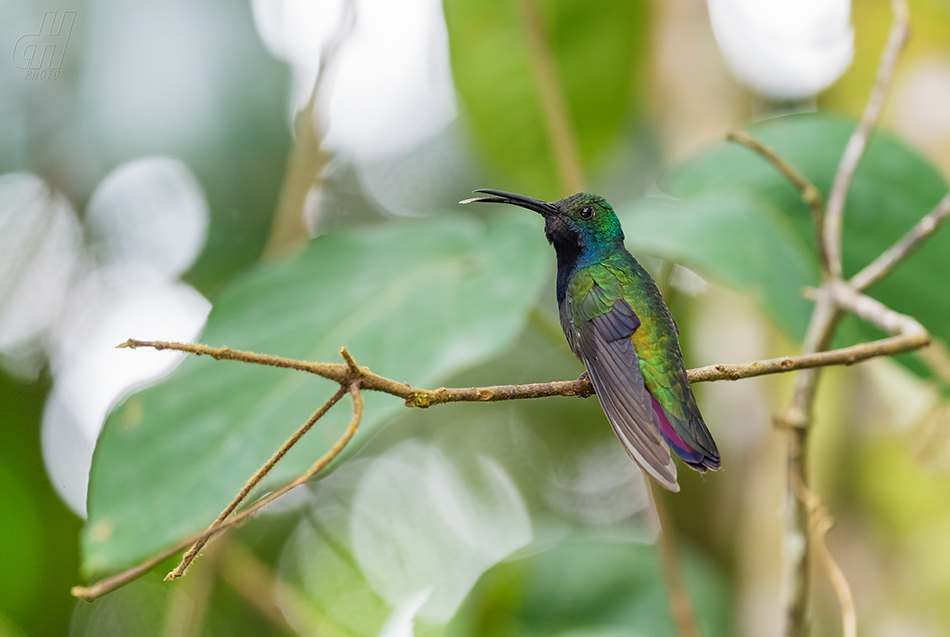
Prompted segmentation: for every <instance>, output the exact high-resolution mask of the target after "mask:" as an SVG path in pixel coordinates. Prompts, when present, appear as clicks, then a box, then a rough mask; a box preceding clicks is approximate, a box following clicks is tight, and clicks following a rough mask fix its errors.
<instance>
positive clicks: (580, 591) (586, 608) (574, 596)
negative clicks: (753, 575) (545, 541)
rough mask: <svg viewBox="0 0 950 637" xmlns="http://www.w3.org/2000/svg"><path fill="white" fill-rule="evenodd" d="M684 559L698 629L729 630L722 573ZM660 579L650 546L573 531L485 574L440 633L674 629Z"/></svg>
mask: <svg viewBox="0 0 950 637" xmlns="http://www.w3.org/2000/svg"><path fill="white" fill-rule="evenodd" d="M682 563H683V570H684V577H683V581H684V582H685V583H686V587H687V588H688V589H689V594H690V598H691V599H692V602H693V608H694V611H695V614H696V621H697V623H698V625H699V628H700V633H701V634H703V635H709V636H710V637H713V636H716V635H729V634H732V631H731V630H730V624H731V617H730V610H729V609H730V608H731V607H732V606H733V604H732V603H731V602H730V600H729V591H728V588H727V585H726V584H725V582H724V580H723V578H722V576H721V575H720V574H719V573H717V572H716V571H715V570H714V569H712V568H711V567H710V565H708V564H707V563H705V562H704V561H703V560H701V559H699V558H698V557H697V556H696V555H695V554H693V553H692V552H684V554H683V560H682ZM663 581H664V580H663V572H662V570H661V567H660V564H659V561H658V559H657V551H656V547H654V546H649V545H643V544H632V543H627V542H611V541H606V540H603V539H600V538H598V539H592V538H589V537H587V538H576V539H574V538H572V539H569V540H566V541H564V542H561V543H560V544H558V545H556V546H554V547H552V548H549V549H548V550H544V551H540V552H537V553H534V554H532V555H529V556H527V557H524V558H522V559H520V560H514V561H509V562H502V563H501V564H499V565H498V566H496V567H495V568H493V569H491V570H490V571H488V572H487V573H485V575H483V576H482V578H481V580H479V583H478V584H477V585H476V587H475V589H474V590H473V591H472V592H471V593H470V594H469V596H468V600H467V601H466V604H465V605H464V606H463V607H462V609H461V610H460V611H459V613H458V614H457V615H456V617H455V618H454V619H453V620H452V622H451V623H450V624H449V626H448V630H447V631H446V633H445V634H447V635H452V636H453V637H467V636H469V635H493V636H497V637H507V636H509V635H511V636H515V635H517V636H518V637H534V636H536V635H537V636H538V637H540V636H541V635H544V636H546V637H549V636H552V635H563V636H564V637H567V636H569V635H570V636H572V637H574V636H581V635H583V636H588V635H589V636H591V637H594V636H598V637H607V636H610V637H613V636H614V635H616V636H618V637H619V636H620V635H627V636H636V637H640V636H643V637H647V636H649V637H661V636H666V635H669V636H673V635H676V634H677V632H676V628H675V626H674V623H673V619H672V617H671V615H670V602H669V598H668V591H667V588H666V586H665V585H664V583H663Z"/></svg>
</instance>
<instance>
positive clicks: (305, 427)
mask: <svg viewBox="0 0 950 637" xmlns="http://www.w3.org/2000/svg"><path fill="white" fill-rule="evenodd" d="M344 394H346V389H345V388H344V387H343V386H342V385H341V386H340V388H339V389H338V390H337V391H336V393H335V394H333V395H332V396H331V397H330V398H329V400H327V401H326V402H325V403H323V406H321V407H320V409H318V410H317V411H315V412H313V415H311V416H310V418H309V419H308V420H307V422H305V423H304V424H302V425H301V426H300V427H299V428H298V429H297V431H295V432H294V434H293V435H292V436H291V437H290V438H288V439H287V440H286V441H284V444H282V445H281V446H280V448H279V449H278V450H277V451H276V452H274V455H272V456H271V457H270V460H268V461H267V462H266V463H264V466H263V467H261V468H260V469H258V470H257V471H256V472H255V473H254V475H253V476H251V478H250V479H249V480H248V481H247V482H246V483H245V485H244V488H243V489H241V491H240V492H239V493H238V494H237V495H236V496H235V497H234V499H233V500H231V503H230V504H228V506H227V507H226V508H225V509H224V511H222V512H221V514H220V515H219V516H218V518H217V519H216V520H215V521H214V522H213V523H212V524H211V526H209V527H208V532H209V533H214V532H215V531H216V530H217V529H218V528H219V527H220V526H221V523H222V522H224V521H225V520H226V519H227V518H228V516H229V515H231V514H232V513H233V512H234V510H235V509H237V508H238V506H240V504H241V503H242V502H244V500H245V499H246V498H247V496H248V495H250V493H251V491H253V490H254V488H255V487H256V486H257V485H258V484H260V482H261V480H263V479H264V478H266V477H267V474H268V473H270V472H271V469H273V468H274V467H275V466H277V463H278V462H280V461H281V459H283V457H284V456H285V455H287V452H289V451H290V450H291V448H293V446H294V445H296V444H297V443H298V442H299V441H300V439H301V438H303V437H304V434H306V433H307V432H308V431H310V429H311V427H313V426H314V425H315V424H316V422H317V421H318V420H320V419H321V418H322V417H323V416H324V414H326V413H327V412H328V411H330V408H331V407H333V405H335V404H336V403H337V402H338V401H339V400H340V399H341V398H343V395H344ZM211 537H212V535H208V536H207V537H204V538H202V539H200V540H198V541H197V542H195V543H194V544H192V545H191V547H190V548H189V549H188V550H187V551H185V554H184V555H183V556H182V558H181V562H180V563H179V564H178V566H177V567H175V569H174V570H173V571H172V572H170V573H169V574H168V575H167V576H165V581H166V582H167V581H170V580H173V579H178V578H179V577H181V576H182V575H184V574H185V570H186V569H187V568H188V565H189V564H191V563H192V561H194V559H195V557H196V556H197V555H198V551H200V550H201V549H202V548H204V545H205V544H207V543H208V541H209V540H210V539H211Z"/></svg>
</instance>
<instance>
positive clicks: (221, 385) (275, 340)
mask: <svg viewBox="0 0 950 637" xmlns="http://www.w3.org/2000/svg"><path fill="white" fill-rule="evenodd" d="M530 221H531V219H530V218H529V217H528V216H527V215H519V214H517V213H512V212H507V211H506V213H503V214H498V215H495V216H492V217H491V218H489V219H488V221H487V223H483V222H479V221H478V220H475V219H472V218H469V217H466V216H461V215H459V216H457V217H454V218H446V219H443V220H439V221H434V220H433V221H428V222H425V223H413V224H392V225H388V226H384V227H378V228H374V229H358V230H353V231H349V232H342V231H341V232H338V233H334V234H332V235H328V236H325V237H321V238H319V239H317V240H315V241H313V242H312V243H311V244H310V246H308V248H307V250H306V251H305V252H303V253H302V254H300V255H298V256H297V257H294V258H290V259H286V260H284V261H281V262H279V263H276V264H273V265H266V266H261V267H258V268H256V269H254V270H253V271H250V272H248V273H247V274H246V275H244V276H242V277H239V278H237V279H236V280H235V281H234V282H233V283H231V284H230V285H228V286H227V287H226V288H225V289H223V290H221V291H220V293H219V294H218V295H217V296H216V298H215V304H214V309H213V310H212V313H211V316H210V317H209V319H208V324H207V327H206V329H205V331H204V333H203V334H202V335H201V340H202V341H203V342H205V343H215V344H218V345H227V346H228V347H232V348H234V349H245V350H250V351H256V352H266V353H269V354H274V355H276V356H286V357H290V358H296V359H301V360H313V361H331V360H339V348H340V346H341V344H344V343H345V344H346V346H347V348H348V349H349V350H350V352H351V353H352V354H353V356H354V357H355V358H356V360H357V361H358V363H359V364H361V365H368V366H369V367H370V368H371V369H374V370H385V373H386V374H388V375H390V376H391V377H393V378H398V379H400V380H403V381H405V382H408V383H410V384H414V385H417V386H420V387H428V386H434V385H436V384H438V383H439V382H440V381H442V380H444V379H445V378H446V377H447V376H448V375H450V374H451V373H453V372H455V371H457V370H459V369H461V368H464V367H466V366H469V365H472V364H473V363H477V362H480V361H482V360H484V359H486V358H488V357H490V356H492V355H496V354H498V353H500V352H502V351H504V350H505V349H506V348H507V347H509V346H510V344H511V342H512V340H513V339H514V338H515V337H516V336H517V334H518V332H519V331H521V329H522V328H523V326H524V322H525V320H526V318H527V314H528V312H529V311H530V310H531V308H532V307H533V305H534V303H535V302H536V300H537V296H538V292H539V289H540V285H541V283H542V282H543V281H544V279H545V278H546V276H547V274H546V268H545V267H544V266H545V263H546V259H545V258H544V257H546V256H547V254H546V247H545V246H544V243H543V238H542V237H541V236H539V234H538V233H537V232H536V228H534V227H533V226H532V224H531V223H530ZM335 390H336V387H335V386H333V384H332V383H330V382H327V381H324V380H321V379H319V378H316V377H308V376H307V375H304V374H300V373H297V372H293V371H290V370H274V369H268V368H265V367H258V366H253V365H245V364H238V363H231V364H229V365H226V366H225V367H224V368H222V367H221V366H220V364H219V363H217V362H216V361H214V360H213V359H211V358H198V357H191V358H189V359H187V360H186V361H185V362H184V363H183V364H182V366H181V367H179V368H178V370H177V371H176V372H175V374H174V375H173V376H172V378H171V379H169V380H168V381H165V382H164V383H162V384H160V385H158V386H156V387H153V388H151V389H148V390H145V391H144V392H140V393H139V394H136V395H135V396H133V397H132V398H130V399H129V400H127V401H126V402H125V404H124V405H122V406H121V407H120V408H118V409H116V410H115V411H114V412H113V414H112V415H111V416H110V418H109V420H108V421H107V422H106V425H105V427H104V429H103V433H102V434H101V436H100V439H99V444H98V445H97V447H96V455H95V457H94V461H93V464H94V469H93V471H92V475H91V477H90V489H89V522H88V524H87V527H86V532H85V533H84V547H85V550H86V561H85V570H86V572H87V573H88V574H90V575H99V574H102V573H103V572H105V571H110V570H114V569H117V568H121V567H123V566H125V565H128V564H130V563H132V562H134V561H137V560H142V559H145V558H146V557H148V556H149V555H151V554H152V553H154V552H156V551H158V550H160V549H161V548H163V547H165V546H167V545H169V544H172V543H174V542H175V541H176V540H177V539H179V538H181V537H183V536H186V535H189V534H191V533H193V532H195V531H198V530H199V529H200V528H202V527H203V526H206V525H207V524H209V523H210V522H211V521H213V520H214V519H215V518H216V517H217V514H218V513H220V511H221V510H223V509H224V507H225V506H227V504H228V502H230V501H231V499H232V498H233V496H234V494H235V493H237V492H238V491H239V490H240V489H241V487H242V486H243V485H244V483H245V482H246V480H247V478H248V477H249V476H250V475H252V474H253V473H254V471H256V469H257V468H258V467H260V466H261V465H262V464H264V462H266V461H267V459H268V458H269V457H270V455H271V454H272V453H273V451H274V450H276V449H277V447H279V446H280V444H281V443H282V442H283V441H284V440H285V439H286V438H287V437H289V436H290V434H291V433H292V432H293V431H294V430H295V429H296V428H297V427H298V426H299V425H300V424H301V423H303V422H305V421H306V420H307V417H308V415H309V414H310V413H311V412H312V411H313V410H314V409H316V407H317V406H318V405H319V404H320V403H321V402H323V401H324V400H326V399H327V398H328V397H329V396H330V395H331V394H332V393H333V391H335ZM345 404H346V401H344V405H345ZM365 404H366V416H365V417H364V418H363V421H362V423H361V427H360V434H359V436H360V438H365V437H366V436H367V435H369V434H370V433H371V432H372V431H373V429H374V428H375V427H377V426H378V425H380V424H382V423H383V422H385V421H386V420H388V419H391V418H392V416H393V414H394V413H395V412H397V411H399V410H400V409H402V406H401V405H400V404H399V402H398V400H396V401H394V400H392V399H391V397H388V396H385V395H381V394H369V395H367V396H366V400H365ZM348 411H349V410H347V409H346V408H345V407H338V408H336V409H334V410H333V411H332V412H331V413H330V414H329V415H328V416H327V417H326V418H324V419H323V420H321V421H320V422H319V423H318V425H317V427H316V428H315V431H313V432H311V433H310V435H308V436H307V437H306V438H305V439H304V440H303V441H302V442H301V444H300V445H298V446H297V447H296V448H294V449H293V451H292V452H290V453H289V454H288V455H287V456H286V457H285V458H284V459H283V461H282V462H281V463H280V465H278V466H277V467H276V468H275V469H274V471H273V472H272V474H271V475H270V476H268V481H267V484H268V485H273V484H275V483H277V484H280V483H283V482H287V481H288V480H289V479H291V478H292V477H296V476H297V475H299V474H301V473H303V471H304V470H305V469H306V468H307V467H309V466H310V465H311V464H312V463H313V461H314V459H315V458H318V457H320V456H321V455H322V454H323V453H324V452H325V451H326V450H327V449H329V448H330V446H331V445H332V444H333V442H334V441H335V440H336V438H337V437H339V435H340V433H342V430H343V428H344V427H345V424H346V423H347V422H348V421H349V418H350V415H349V413H348ZM238 440H240V444H239V445H236V442H237V441H238ZM357 443H358V441H357ZM208 475H214V476H215V480H214V481H212V482H209V481H208V480H207V476H208ZM262 488H263V487H262ZM185 494H187V495H185ZM144 502H148V503H149V505H148V507H143V506H141V505H140V504H139V503H144Z"/></svg>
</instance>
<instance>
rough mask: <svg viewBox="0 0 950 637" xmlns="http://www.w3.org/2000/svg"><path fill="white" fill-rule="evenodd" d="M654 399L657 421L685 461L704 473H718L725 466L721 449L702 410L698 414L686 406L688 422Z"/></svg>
mask: <svg viewBox="0 0 950 637" xmlns="http://www.w3.org/2000/svg"><path fill="white" fill-rule="evenodd" d="M650 397H651V398H652V399H653V414H654V416H655V421H656V424H657V426H658V427H659V429H660V433H662V434H663V439H664V440H666V443H667V444H668V445H669V446H670V449H672V450H673V451H674V452H676V455H678V456H679V457H680V458H681V459H682V460H683V462H685V463H686V464H688V465H689V466H690V467H692V468H693V469H695V470H696V471H699V472H700V473H705V472H706V471H707V470H710V469H711V470H713V471H715V470H716V469H718V468H719V467H720V466H722V463H721V461H720V458H719V449H717V448H716V442H715V441H714V440H713V439H712V435H711V434H710V433H709V429H707V428H706V423H704V422H703V418H702V416H700V415H699V413H698V410H696V411H694V410H692V409H690V408H689V406H688V405H687V404H686V403H682V405H683V414H684V415H685V416H686V421H685V422H684V419H680V418H677V417H676V416H675V415H673V414H670V412H668V411H667V410H665V409H663V406H662V405H660V403H659V402H658V401H657V399H656V398H655V397H654V396H653V395H652V394H651V395H650ZM671 421H672V422H671ZM674 423H675V424H674Z"/></svg>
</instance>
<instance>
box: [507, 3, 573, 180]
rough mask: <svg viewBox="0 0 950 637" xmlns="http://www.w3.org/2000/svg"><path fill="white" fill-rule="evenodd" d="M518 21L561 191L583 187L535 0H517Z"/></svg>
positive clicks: (565, 106)
mask: <svg viewBox="0 0 950 637" xmlns="http://www.w3.org/2000/svg"><path fill="white" fill-rule="evenodd" d="M518 9H519V10H520V12H521V21H522V23H523V24H524V29H525V35H526V37H527V41H528V52H529V54H530V57H531V64H532V66H533V67H534V77H535V81H536V82H537V85H538V97H539V101H540V102H541V112H542V114H543V115H544V123H545V126H546V127H547V133H548V139H549V140H550V142H551V153H552V154H553V155H554V162H555V164H556V165H557V172H558V178H559V179H560V182H561V191H562V194H564V195H570V194H573V193H575V192H583V191H584V190H586V188H585V186H584V168H583V166H582V164H581V154H580V150H579V148H578V145H577V136H576V135H575V134H574V128H573V127H572V126H571V117H570V113H569V111H568V108H567V98H566V97H565V95H564V90H563V87H562V86H561V83H560V81H559V80H558V77H557V64H556V62H555V59H554V54H553V53H552V52H551V46H550V42H549V41H548V38H547V35H546V34H545V32H544V21H543V20H542V19H541V11H540V9H539V8H538V3H537V0H518Z"/></svg>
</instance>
